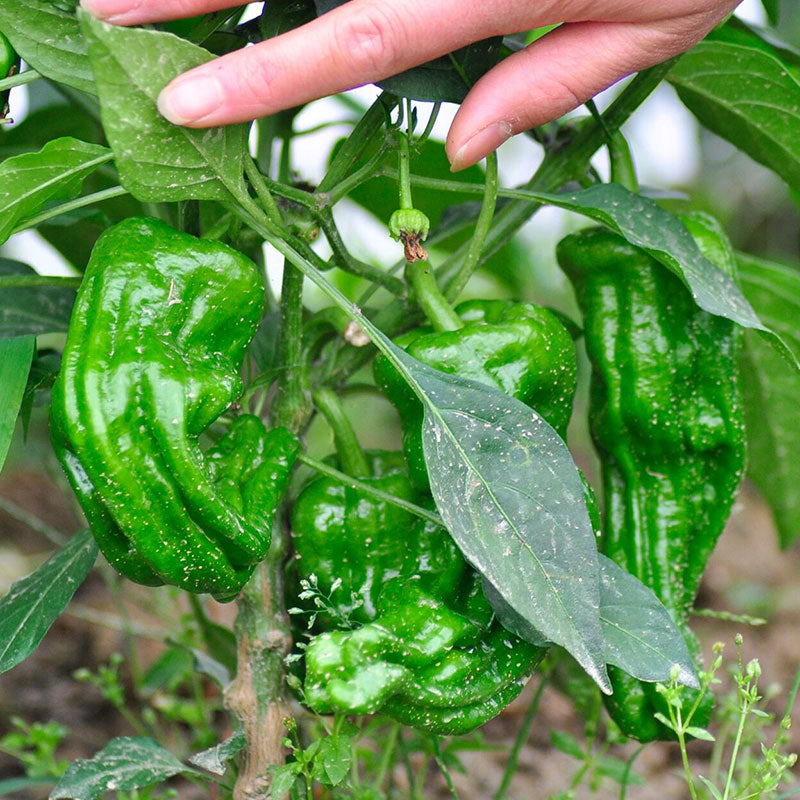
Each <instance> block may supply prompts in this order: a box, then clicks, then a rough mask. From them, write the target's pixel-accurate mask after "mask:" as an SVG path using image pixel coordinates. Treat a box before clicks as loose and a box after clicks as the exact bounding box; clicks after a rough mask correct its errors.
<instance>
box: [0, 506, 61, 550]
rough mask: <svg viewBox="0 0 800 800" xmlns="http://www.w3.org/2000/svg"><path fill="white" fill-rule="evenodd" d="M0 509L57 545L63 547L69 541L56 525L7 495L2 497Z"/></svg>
mask: <svg viewBox="0 0 800 800" xmlns="http://www.w3.org/2000/svg"><path fill="white" fill-rule="evenodd" d="M0 511H4V512H5V513H6V514H8V515H9V516H10V517H12V518H13V519H15V520H17V522H21V523H22V524H23V525H27V526H28V527H29V528H30V529H31V530H32V531H35V532H36V533H38V534H40V535H42V536H44V538H45V539H47V541H48V542H50V543H51V544H54V545H56V546H57V547H63V546H64V544H66V542H67V537H66V536H64V534H63V533H61V531H57V530H56V529H55V528H54V527H52V526H51V525H48V524H47V523H46V522H44V521H43V520H41V519H39V517H37V516H35V515H33V514H31V513H30V512H29V511H26V510H25V509H24V508H22V507H21V506H18V505H17V504H16V503H14V502H12V501H11V500H7V499H6V498H5V497H0Z"/></svg>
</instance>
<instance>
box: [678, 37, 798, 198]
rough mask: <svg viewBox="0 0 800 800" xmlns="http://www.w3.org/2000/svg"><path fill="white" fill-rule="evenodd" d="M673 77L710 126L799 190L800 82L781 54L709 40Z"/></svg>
mask: <svg viewBox="0 0 800 800" xmlns="http://www.w3.org/2000/svg"><path fill="white" fill-rule="evenodd" d="M669 81H670V83H672V84H673V86H675V88H676V89H677V91H678V95H679V96H680V98H681V100H682V101H683V103H684V105H686V107H687V108H688V109H689V110H690V111H691V112H692V113H693V114H694V115H695V116H696V117H697V119H698V120H699V121H700V122H701V123H702V124H703V125H704V126H705V127H706V128H708V129H709V130H710V131H713V132H714V133H716V134H717V135H718V136H721V137H722V138H723V139H727V140H728V141H729V142H731V143H732V144H733V145H735V146H736V147H738V148H739V149H740V150H743V151H744V152H745V153H747V154H748V155H749V156H750V157H751V158H753V159H755V160H756V161H758V162H759V163H760V164H763V165H764V166H766V167H769V168H770V169H771V170H773V171H774V172H776V173H777V174H778V175H780V176H781V178H783V179H784V180H785V181H786V182H787V183H788V184H789V185H790V186H791V187H792V188H793V189H800V82H798V80H797V78H796V77H795V75H793V74H792V70H790V69H788V68H787V65H786V64H784V63H783V62H782V61H781V59H779V58H778V57H777V55H770V54H769V53H767V52H765V51H764V50H763V49H756V48H752V47H747V46H742V45H740V44H734V43H731V42H720V41H705V42H701V43H700V44H699V45H697V47H695V48H694V49H693V50H691V51H690V52H689V53H687V54H686V55H684V56H683V58H681V59H680V60H679V61H678V63H677V64H676V65H675V67H674V68H673V70H672V72H670V74H669Z"/></svg>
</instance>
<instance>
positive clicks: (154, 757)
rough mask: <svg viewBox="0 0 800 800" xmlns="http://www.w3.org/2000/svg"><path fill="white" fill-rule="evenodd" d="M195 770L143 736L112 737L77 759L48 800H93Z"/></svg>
mask: <svg viewBox="0 0 800 800" xmlns="http://www.w3.org/2000/svg"><path fill="white" fill-rule="evenodd" d="M181 772H196V770H193V769H192V768H191V767H187V766H186V765H185V764H182V763H181V762H180V761H178V759H177V758H175V756H174V755H172V753H170V752H169V751H168V750H165V749H164V748H163V747H162V746H161V745H160V744H158V743H157V742H154V741H153V740H152V739H148V738H146V737H144V736H120V737H118V738H116V739H112V740H111V741H110V742H109V743H108V744H107V745H106V746H105V747H104V748H103V749H102V750H101V751H100V752H99V753H97V754H96V755H95V756H94V758H90V759H83V758H79V759H78V760H77V761H74V762H73V763H72V764H70V766H69V769H68V770H67V771H66V772H65V773H64V776H63V777H62V778H61V780H60V781H59V782H58V785H57V786H56V788H55V789H53V791H52V793H51V794H50V800H94V798H95V797H100V796H101V795H102V794H105V792H110V791H114V792H123V791H130V790H131V789H138V788H140V787H143V786H149V785H150V784H153V783H156V782H159V781H163V780H166V779H167V778H171V777H172V776H173V775H178V774H180V773H181Z"/></svg>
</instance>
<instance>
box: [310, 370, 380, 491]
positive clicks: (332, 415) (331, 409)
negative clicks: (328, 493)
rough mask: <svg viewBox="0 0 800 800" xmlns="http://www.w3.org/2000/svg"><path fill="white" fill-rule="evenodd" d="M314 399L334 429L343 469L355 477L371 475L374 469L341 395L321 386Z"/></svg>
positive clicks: (335, 441)
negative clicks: (362, 446) (345, 409)
mask: <svg viewBox="0 0 800 800" xmlns="http://www.w3.org/2000/svg"><path fill="white" fill-rule="evenodd" d="M313 399H314V405H315V406H316V407H317V409H318V410H319V412H320V414H322V416H323V417H325V421H326V422H327V423H328V425H329V426H330V428H331V430H332V431H333V441H334V444H335V445H336V455H337V456H338V457H339V465H340V466H341V468H342V471H343V472H344V473H345V474H346V475H350V476H351V477H353V478H367V477H369V476H370V475H371V474H372V470H371V469H370V466H369V462H368V461H367V457H366V456H365V455H364V451H363V450H362V449H361V445H360V444H359V443H358V438H357V437H356V432H355V431H354V430H353V425H352V423H351V422H350V419H349V418H348V416H347V414H345V412H344V408H343V407H342V402H341V400H339V397H338V396H337V395H336V393H335V392H334V391H332V390H331V389H328V388H326V387H325V386H320V387H319V388H318V389H316V390H315V391H314V394H313Z"/></svg>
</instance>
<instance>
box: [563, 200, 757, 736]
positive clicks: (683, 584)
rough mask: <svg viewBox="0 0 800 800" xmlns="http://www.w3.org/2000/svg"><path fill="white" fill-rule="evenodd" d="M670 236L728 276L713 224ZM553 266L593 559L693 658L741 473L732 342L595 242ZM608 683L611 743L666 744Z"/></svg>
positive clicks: (614, 239)
mask: <svg viewBox="0 0 800 800" xmlns="http://www.w3.org/2000/svg"><path fill="white" fill-rule="evenodd" d="M683 222H684V224H685V225H686V227H687V228H688V229H689V232H690V233H691V234H692V235H693V236H694V238H695V240H696V242H697V244H698V246H699V247H700V249H701V251H702V252H703V254H704V255H705V256H706V257H707V258H709V259H710V260H711V261H712V262H713V263H715V264H716V266H718V267H719V268H720V269H722V270H724V271H725V272H726V273H727V274H729V275H733V274H734V260H733V256H732V253H731V250H730V246H729V244H728V243H727V240H726V238H725V235H724V233H723V232H722V230H721V228H720V227H719V226H718V224H717V223H716V222H715V221H714V220H713V219H711V218H709V217H708V216H705V215H701V214H693V215H689V216H686V217H684V218H683ZM558 260H559V263H560V265H561V267H562V268H563V269H564V271H565V272H566V274H567V275H568V277H569V278H570V280H571V281H572V284H573V286H574V287H575V292H576V296H577V299H578V303H579V305H580V307H581V310H582V312H583V318H584V332H585V342H586V350H587V353H588V355H589V359H590V360H591V363H592V384H591V409H590V422H591V430H592V436H593V438H594V442H595V444H596V447H597V451H598V454H599V456H600V460H601V463H602V478H603V497H604V506H605V527H604V531H603V538H602V549H603V551H604V552H605V554H606V555H608V556H609V557H610V558H612V559H613V560H614V561H616V562H617V563H618V564H620V566H622V567H624V568H625V569H627V570H628V571H629V572H630V573H631V574H633V575H635V576H636V577H637V578H639V580H641V581H642V583H644V584H645V585H647V586H649V587H650V588H651V589H652V590H653V591H654V592H655V594H656V596H657V597H658V598H659V599H660V600H661V602H662V603H663V604H664V605H665V607H666V608H667V610H668V611H669V612H670V613H671V614H672V616H673V619H674V620H675V622H676V624H677V625H678V626H679V627H680V628H681V629H682V630H683V631H684V633H685V637H686V640H687V645H689V649H690V651H694V652H695V653H696V652H697V649H698V648H697V643H696V640H695V639H694V636H693V635H692V633H691V631H690V630H689V629H688V626H687V623H688V617H689V613H690V611H691V608H692V606H693V603H694V599H695V596H696V594H697V590H698V587H699V583H700V579H701V577H702V575H703V572H704V570H705V565H706V562H707V561H708V558H709V556H710V554H711V551H712V550H713V549H714V545H715V544H716V542H717V539H718V538H719V535H720V533H721V532H722V529H723V527H724V525H725V522H726V520H727V518H728V515H729V513H730V509H731V505H732V503H733V498H734V497H735V495H736V491H737V489H738V486H739V483H740V481H741V478H742V474H743V471H744V463H745V430H744V419H743V414H742V406H741V400H740V394H739V385H738V377H737V376H738V356H739V343H740V330H739V329H738V328H737V326H736V325H735V324H734V323H733V322H730V321H729V320H726V319H723V318H722V317H717V316H713V315H711V314H708V313H707V312H705V311H703V310H702V309H700V308H699V307H698V306H697V305H696V304H695V302H694V300H693V299H692V297H691V295H690V294H689V292H688V291H687V290H686V288H685V287H684V285H683V284H682V283H681V282H680V280H679V279H678V278H677V277H676V276H675V275H673V274H672V273H671V272H670V271H669V270H667V269H666V268H665V267H664V266H663V265H661V264H660V263H658V262H657V261H656V260H655V259H653V258H651V257H650V256H649V255H648V254H647V253H645V252H644V251H642V250H639V249H637V248H635V247H632V246H631V245H629V244H628V243H627V242H626V241H625V240H623V239H622V238H621V237H619V236H617V235H616V234H614V233H611V232H610V231H608V230H605V229H601V228H594V229H590V230H586V231H582V232H580V233H578V234H575V235H573V236H569V237H567V238H566V239H564V240H563V241H562V242H561V244H560V245H559V247H558ZM609 674H610V675H611V677H612V684H613V686H614V694H613V695H612V696H610V697H609V698H607V706H608V708H609V711H610V712H611V715H612V717H613V718H614V720H615V721H616V722H617V723H618V724H619V726H620V728H621V729H622V730H623V732H624V733H626V734H628V735H630V736H633V737H635V738H638V739H640V740H642V741H648V740H651V739H655V738H664V737H667V736H669V732H668V731H667V730H666V728H664V727H663V726H661V724H660V723H659V722H658V721H657V720H655V719H654V718H653V713H654V711H656V710H662V711H663V709H660V705H661V703H662V700H661V698H660V696H659V695H658V693H657V692H656V690H655V687H654V686H653V685H652V684H640V683H639V682H637V681H635V680H633V679H632V678H630V677H629V676H627V675H625V674H624V673H622V672H621V671H620V670H618V669H615V668H613V667H612V668H610V670H609ZM709 710H710V709H709V708H707V709H706V711H709ZM695 724H700V725H702V724H704V722H703V720H701V719H699V718H697V719H696V723H695Z"/></svg>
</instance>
